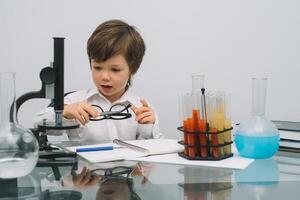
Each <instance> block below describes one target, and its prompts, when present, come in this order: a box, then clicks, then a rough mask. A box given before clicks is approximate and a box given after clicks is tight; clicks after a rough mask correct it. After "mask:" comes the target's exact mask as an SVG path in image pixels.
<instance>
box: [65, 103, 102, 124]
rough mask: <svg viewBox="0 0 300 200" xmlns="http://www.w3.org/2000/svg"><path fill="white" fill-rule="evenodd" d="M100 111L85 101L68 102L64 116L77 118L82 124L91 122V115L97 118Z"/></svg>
mask: <svg viewBox="0 0 300 200" xmlns="http://www.w3.org/2000/svg"><path fill="white" fill-rule="evenodd" d="M99 115H100V113H99V112H98V111H97V110H96V109H95V108H94V107H93V106H91V105H89V104H88V103H86V102H85V101H81V102H77V103H73V104H68V105H65V106H64V111H63V117H64V118H66V119H76V120H78V121H79V122H80V123H81V124H82V125H85V124H86V123H88V122H89V120H90V116H92V117H94V118H96V117H98V116H99Z"/></svg>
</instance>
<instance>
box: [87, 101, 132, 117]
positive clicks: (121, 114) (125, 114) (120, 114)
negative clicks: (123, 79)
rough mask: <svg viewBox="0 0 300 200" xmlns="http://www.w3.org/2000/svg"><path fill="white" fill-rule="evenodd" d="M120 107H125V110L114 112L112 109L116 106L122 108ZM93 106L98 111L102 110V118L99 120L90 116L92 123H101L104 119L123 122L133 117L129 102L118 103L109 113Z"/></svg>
mask: <svg viewBox="0 0 300 200" xmlns="http://www.w3.org/2000/svg"><path fill="white" fill-rule="evenodd" d="M120 105H121V106H124V108H123V109H122V110H119V111H112V109H113V108H114V107H115V106H120ZM92 106H94V107H97V108H98V109H100V110H101V113H100V117H101V116H102V117H101V118H99V119H97V118H93V117H92V116H90V121H101V120H104V119H113V120H123V119H128V118H130V117H131V116H132V115H131V113H129V110H128V109H129V108H130V106H131V103H130V102H129V101H125V102H120V103H116V104H114V105H112V106H111V107H110V109H109V111H104V110H103V109H102V108H101V107H100V106H98V105H95V104H93V105H92ZM124 111H126V112H124Z"/></svg>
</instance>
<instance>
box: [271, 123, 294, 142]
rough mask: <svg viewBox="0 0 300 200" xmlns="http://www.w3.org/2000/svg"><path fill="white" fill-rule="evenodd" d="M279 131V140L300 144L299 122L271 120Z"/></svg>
mask: <svg viewBox="0 0 300 200" xmlns="http://www.w3.org/2000/svg"><path fill="white" fill-rule="evenodd" d="M272 121H273V122H274V124H275V125H276V126H277V128H278V130H279V135H280V140H289V141H299V142H300V122H292V121H280V120H272Z"/></svg>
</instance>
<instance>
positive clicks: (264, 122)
mask: <svg viewBox="0 0 300 200" xmlns="http://www.w3.org/2000/svg"><path fill="white" fill-rule="evenodd" d="M266 87H267V79H266V78H262V79H257V78H253V79H252V117H251V119H249V120H247V121H245V122H242V123H241V124H240V125H239V127H238V129H237V131H236V133H235V144H236V147H237V150H238V151H239V153H240V155H241V156H243V157H247V158H258V159H260V158H269V157H272V156H273V155H274V154H275V153H276V151H277V150H278V147H279V132H278V129H277V128H276V126H275V124H274V123H273V122H271V121H270V120H268V119H266V118H265V103H266Z"/></svg>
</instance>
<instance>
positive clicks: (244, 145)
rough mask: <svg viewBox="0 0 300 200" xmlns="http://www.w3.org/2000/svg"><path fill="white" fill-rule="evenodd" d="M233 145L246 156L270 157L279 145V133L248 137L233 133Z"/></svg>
mask: <svg viewBox="0 0 300 200" xmlns="http://www.w3.org/2000/svg"><path fill="white" fill-rule="evenodd" d="M235 145H236V148H237V150H238V151H239V153H240V155H241V156H243V157H246V158H269V157H272V156H273V155H274V154H275V153H276V151H277V150H278V147H279V135H275V136H270V137H267V136H266V137H249V136H245V135H243V134H240V133H238V132H237V133H236V134H235Z"/></svg>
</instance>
